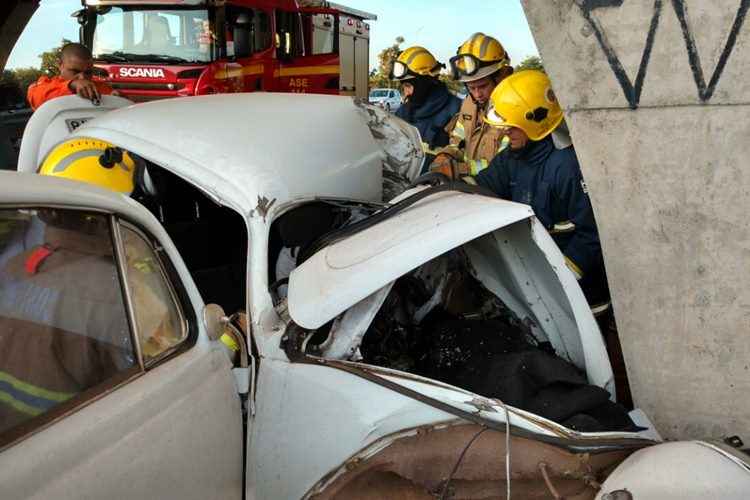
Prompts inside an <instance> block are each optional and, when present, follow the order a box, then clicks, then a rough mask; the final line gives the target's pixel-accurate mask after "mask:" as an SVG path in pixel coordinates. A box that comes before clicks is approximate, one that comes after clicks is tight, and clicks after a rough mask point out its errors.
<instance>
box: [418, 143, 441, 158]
mask: <svg viewBox="0 0 750 500" xmlns="http://www.w3.org/2000/svg"><path fill="white" fill-rule="evenodd" d="M422 151H424V152H425V154H428V155H435V156H437V155H438V154H439V153H440V149H432V148H431V147H430V145H429V144H427V143H426V142H422Z"/></svg>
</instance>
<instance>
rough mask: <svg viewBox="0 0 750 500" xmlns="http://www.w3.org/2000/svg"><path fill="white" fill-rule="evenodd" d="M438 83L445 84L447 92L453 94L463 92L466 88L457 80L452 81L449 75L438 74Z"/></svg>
mask: <svg viewBox="0 0 750 500" xmlns="http://www.w3.org/2000/svg"><path fill="white" fill-rule="evenodd" d="M440 81H441V82H443V83H445V85H446V87H448V90H450V91H451V92H452V93H454V94H458V93H461V92H464V91H465V90H466V87H465V86H464V84H463V83H461V82H459V81H458V80H454V79H453V78H452V77H451V75H450V74H449V73H440Z"/></svg>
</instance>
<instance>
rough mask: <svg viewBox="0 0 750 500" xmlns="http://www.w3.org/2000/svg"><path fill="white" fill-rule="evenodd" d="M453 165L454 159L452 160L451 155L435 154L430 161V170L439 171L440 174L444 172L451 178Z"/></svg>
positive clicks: (452, 176)
mask: <svg viewBox="0 0 750 500" xmlns="http://www.w3.org/2000/svg"><path fill="white" fill-rule="evenodd" d="M454 165H455V161H454V160H453V157H452V156H451V155H449V154H445V153H441V154H439V155H437V156H436V157H435V159H434V160H433V161H432V164H431V165H430V172H440V173H441V174H445V175H447V176H448V177H450V178H451V179H453V178H454V175H453V174H454V170H455V168H454Z"/></svg>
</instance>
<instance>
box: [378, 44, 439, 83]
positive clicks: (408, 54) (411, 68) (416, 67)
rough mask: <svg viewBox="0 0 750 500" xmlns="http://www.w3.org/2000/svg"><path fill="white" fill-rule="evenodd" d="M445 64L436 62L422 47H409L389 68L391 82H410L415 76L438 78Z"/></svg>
mask: <svg viewBox="0 0 750 500" xmlns="http://www.w3.org/2000/svg"><path fill="white" fill-rule="evenodd" d="M442 68H445V64H442V63H440V62H438V60H437V59H435V56H433V55H432V54H431V53H430V51H429V50H427V49H425V48H424V47H419V46H416V45H415V46H414V47H409V48H408V49H406V50H405V51H403V52H401V53H400V54H399V55H398V59H396V61H394V63H393V67H392V68H391V80H410V79H412V78H416V77H417V76H438V75H439V74H440V70H441V69H442Z"/></svg>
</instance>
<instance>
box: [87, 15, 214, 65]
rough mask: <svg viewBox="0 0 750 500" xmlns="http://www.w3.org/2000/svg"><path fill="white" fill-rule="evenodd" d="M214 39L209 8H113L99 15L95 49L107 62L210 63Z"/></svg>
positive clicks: (99, 57) (98, 57) (95, 52)
mask: <svg viewBox="0 0 750 500" xmlns="http://www.w3.org/2000/svg"><path fill="white" fill-rule="evenodd" d="M214 38H215V37H214V31H213V29H212V23H211V20H210V19H209V15H208V11H207V10H206V9H184V8H166V9H161V8H148V7H137V6H123V7H112V8H109V9H102V10H100V11H99V12H98V13H97V15H96V27H95V29H94V39H93V46H92V52H93V54H94V58H95V59H98V60H102V61H107V62H131V61H132V62H138V63H153V64H185V63H198V62H209V61H211V60H212V59H213V53H214V51H215V43H214V41H215V40H214Z"/></svg>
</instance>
